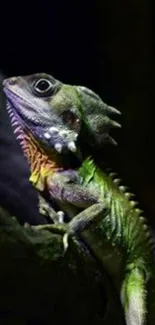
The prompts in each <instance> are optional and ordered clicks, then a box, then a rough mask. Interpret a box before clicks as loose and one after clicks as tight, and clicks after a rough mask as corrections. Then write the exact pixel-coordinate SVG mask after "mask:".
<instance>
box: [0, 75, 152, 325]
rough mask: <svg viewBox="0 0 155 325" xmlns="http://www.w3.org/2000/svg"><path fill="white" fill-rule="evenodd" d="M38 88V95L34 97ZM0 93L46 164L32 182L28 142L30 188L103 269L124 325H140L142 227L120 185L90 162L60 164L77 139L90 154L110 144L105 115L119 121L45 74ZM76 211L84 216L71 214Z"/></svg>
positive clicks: (144, 257)
mask: <svg viewBox="0 0 155 325" xmlns="http://www.w3.org/2000/svg"><path fill="white" fill-rule="evenodd" d="M39 83H40V87H39V88H40V89H41V91H40V89H39V90H38V89H37V87H38V85H39ZM45 83H47V84H46V85H45ZM45 86H47V87H45ZM48 86H49V87H48ZM4 87H5V88H4V90H5V93H6V95H7V98H8V105H9V106H11V108H10V110H11V112H13V113H12V117H14V115H17V119H18V121H19V124H20V126H22V130H24V132H25V131H26V132H30V133H31V134H32V138H31V141H32V142H33V146H34V143H35V142H36V144H38V145H39V148H41V149H40V151H41V153H42V156H41V157H44V153H45V156H48V159H49V160H48V159H47V165H46V164H45V165H44V167H46V168H47V174H46V173H45V175H44V173H42V169H41V165H42V164H41V165H39V164H38V163H37V166H39V169H38V173H39V177H38V176H37V177H38V178H35V177H34V175H35V173H34V171H35V170H36V169H35V168H34V166H35V162H33V159H35V157H36V156H35V155H34V154H32V155H30V153H31V151H33V152H34V149H33V148H34V147H31V146H32V143H31V144H30V142H31V141H30V138H29V143H28V147H27V143H26V144H25V142H24V146H25V148H28V151H26V150H25V153H27V156H28V159H29V163H30V168H31V171H32V175H31V181H32V182H33V184H34V186H36V187H37V188H39V189H41V190H42V191H44V190H45V188H46V187H47V188H48V192H49V194H50V196H51V198H52V200H55V201H56V202H57V203H58V204H60V206H62V207H63V210H65V209H66V212H67V213H68V214H69V215H70V218H71V219H72V218H73V219H72V220H71V221H70V222H69V223H68V225H67V228H64V229H65V231H66V234H67V235H69V236H75V237H76V236H77V235H79V236H81V237H82V239H83V240H84V242H86V244H87V245H88V247H89V248H90V250H91V251H92V252H93V253H94V255H95V256H96V257H97V258H98V260H100V262H101V263H102V265H103V266H104V268H106V269H107V271H108V273H109V274H110V275H111V277H112V279H113V281H114V283H115V286H116V288H117V290H118V291H119V292H121V300H122V304H123V306H124V310H125V315H126V322H127V325H143V324H144V322H145V314H146V282H147V280H148V278H149V276H150V273H151V272H150V269H151V267H150V263H151V262H150V261H151V249H150V241H149V230H148V228H147V226H146V224H145V219H144V218H142V217H141V211H140V210H139V209H136V207H135V202H134V201H131V200H130V193H126V191H125V188H124V187H120V186H119V180H118V179H112V177H113V176H112V175H107V173H105V172H103V171H101V170H100V169H98V168H97V167H96V166H95V164H94V163H93V161H91V160H89V159H87V160H85V161H82V164H81V168H80V169H79V170H73V169H68V168H66V167H65V166H64V164H63V162H64V160H65V157H66V152H67V153H68V151H73V152H75V153H76V151H77V152H78V150H79V149H80V148H78V146H79V141H80V138H81V136H83V135H84V134H85V138H84V140H85V142H86V143H87V144H90V146H91V145H100V144H102V143H104V142H111V143H114V140H113V139H112V138H111V137H110V136H109V129H110V128H111V127H119V124H118V123H116V122H114V121H113V120H111V119H110V118H109V114H118V111H117V110H115V109H114V108H111V107H109V106H107V105H106V104H104V103H103V101H102V100H101V99H100V98H99V96H98V95H96V94H95V93H93V92H92V91H91V90H89V89H87V88H85V87H80V86H69V85H63V84H62V83H60V82H58V81H57V80H55V79H53V77H51V76H49V75H45V74H37V75H33V76H28V77H24V78H21V77H17V78H10V79H7V80H6V81H5V82H4ZM85 130H86V131H85ZM64 131H65V132H64ZM84 132H85V133H84ZM24 141H25V140H24ZM35 148H36V147H35ZM37 148H38V147H37ZM36 150H38V149H36ZM42 150H43V151H42ZM40 151H39V155H40ZM49 151H50V153H51V155H52V158H50V153H49ZM37 152H38V151H37ZM30 156H31V159H30ZM37 157H38V154H37ZM55 157H58V160H55ZM62 158H63V159H62ZM61 159H62V160H61ZM45 160H46V158H45ZM50 160H51V166H50ZM38 161H39V159H38ZM41 161H42V160H41ZM43 161H44V159H43ZM48 161H49V165H48ZM59 166H60V167H59ZM46 168H45V170H46ZM48 168H49V169H48ZM59 168H60V169H59ZM64 172H67V173H68V174H65V173H64ZM75 174H76V175H75ZM42 175H43V179H44V180H43V184H44V186H43V187H41V188H40V185H39V186H38V184H40V183H38V179H40V177H42ZM61 204H62V205H61ZM94 204H95V205H94ZM68 207H69V209H68ZM75 207H76V209H75V210H74V208H75ZM78 208H80V209H81V208H83V209H84V208H85V210H84V211H83V212H80V213H79V214H77V213H78V212H79V211H78ZM109 209H110V210H109ZM95 211H98V212H99V213H95ZM93 212H94V213H93ZM81 213H82V214H81ZM76 214H77V215H76ZM93 215H94V218H95V222H96V223H97V222H99V221H100V224H99V225H96V227H95V228H93V229H92V228H91V224H93V225H94V218H93ZM45 227H46V226H45ZM51 229H52V226H51ZM108 252H109V253H108ZM114 260H115V266H114V263H113V262H114ZM122 279H123V280H122Z"/></svg>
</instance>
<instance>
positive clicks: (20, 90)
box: [3, 73, 120, 153]
mask: <svg viewBox="0 0 155 325" xmlns="http://www.w3.org/2000/svg"><path fill="white" fill-rule="evenodd" d="M3 85H4V92H5V94H6V97H7V108H8V112H9V113H10V116H11V120H12V124H13V125H14V126H17V127H16V130H15V131H16V133H18V130H19V131H20V128H19V125H20V127H22V129H25V130H28V131H29V132H30V133H31V134H32V135H33V136H34V138H35V139H36V140H37V141H39V142H41V143H43V144H45V145H46V146H48V148H49V147H50V148H52V149H55V150H56V151H57V152H59V153H61V152H62V151H63V152H65V151H67V152H68V151H69V150H70V151H72V152H76V150H77V146H78V139H79V136H80V134H82V135H83V136H84V138H85V140H86V143H89V144H90V143H91V144H93V145H96V144H103V143H104V142H106V143H107V142H111V143H114V140H113V139H112V138H111V137H110V136H109V130H110V128H112V127H118V126H120V125H119V124H118V123H116V122H115V121H113V120H112V119H111V118H110V117H109V116H110V114H120V113H119V111H118V110H116V109H115V108H113V107H110V106H108V105H106V104H105V103H104V102H103V101H102V100H101V98H100V97H99V96H98V95H97V94H95V93H94V92H93V91H91V90H90V89H88V88H85V87H81V86H71V85H67V84H63V83H62V82H60V81H58V80H56V79H55V78H53V77H52V76H51V75H48V74H45V73H37V74H33V75H28V76H24V77H12V78H8V79H5V80H4V82H3ZM83 130H84V132H83ZM18 137H19V138H20V134H19V135H18ZM21 138H22V137H21Z"/></svg>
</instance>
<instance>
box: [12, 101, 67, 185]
mask: <svg viewBox="0 0 155 325" xmlns="http://www.w3.org/2000/svg"><path fill="white" fill-rule="evenodd" d="M6 108H7V111H8V114H9V116H10V118H11V124H12V127H13V131H14V134H15V136H16V139H17V140H18V141H19V143H20V145H21V148H22V150H23V152H24V155H25V156H26V158H27V161H28V164H29V167H30V178H29V180H30V182H31V183H32V184H33V186H34V187H36V188H37V189H38V190H40V191H44V189H45V186H46V178H47V177H48V176H49V175H51V174H53V173H55V172H56V171H60V170H63V169H64V168H63V165H62V163H61V160H60V157H59V156H58V155H57V154H56V153H55V152H53V151H52V150H49V151H48V152H47V151H46V150H45V149H44V147H43V146H41V145H40V144H39V143H38V142H37V141H36V140H35V138H34V137H33V135H32V134H31V133H30V132H29V131H28V130H27V129H25V128H24V127H23V126H22V125H21V123H20V121H19V118H18V117H17V115H16V114H15V111H14V110H13V109H12V107H11V105H10V104H9V103H7V106H6Z"/></svg>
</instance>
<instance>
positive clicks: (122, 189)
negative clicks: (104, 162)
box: [119, 186, 127, 192]
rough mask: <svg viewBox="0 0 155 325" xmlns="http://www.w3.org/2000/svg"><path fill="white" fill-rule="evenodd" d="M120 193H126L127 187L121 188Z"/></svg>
mask: <svg viewBox="0 0 155 325" xmlns="http://www.w3.org/2000/svg"><path fill="white" fill-rule="evenodd" d="M119 189H120V191H122V192H125V191H126V190H127V187H126V186H119Z"/></svg>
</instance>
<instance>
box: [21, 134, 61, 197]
mask: <svg viewBox="0 0 155 325" xmlns="http://www.w3.org/2000/svg"><path fill="white" fill-rule="evenodd" d="M21 145H22V149H23V151H24V154H25V156H26V158H27V160H28V163H29V166H30V171H31V176H30V178H29V180H30V182H31V183H32V184H33V185H34V186H35V187H36V188H37V189H38V190H40V191H43V190H44V189H45V182H46V178H47V176H49V175H51V174H53V173H55V172H56V171H60V170H63V167H62V165H61V162H60V158H59V157H58V155H57V154H56V153H54V152H52V151H50V152H48V153H46V152H45V151H44V150H43V149H42V148H41V146H40V145H39V143H38V142H37V141H36V140H35V139H34V137H33V136H32V134H31V133H30V132H25V131H24V139H23V141H22V143H21Z"/></svg>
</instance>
